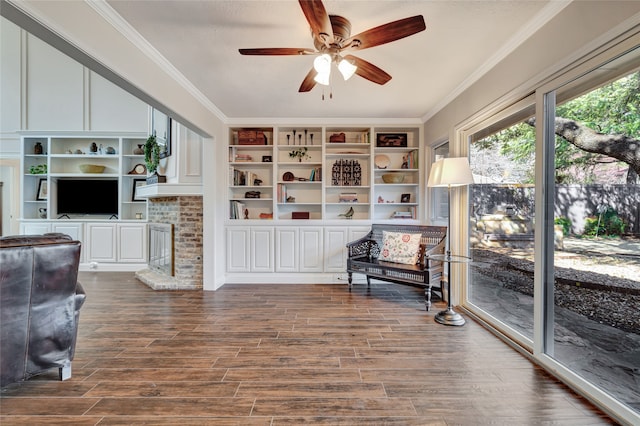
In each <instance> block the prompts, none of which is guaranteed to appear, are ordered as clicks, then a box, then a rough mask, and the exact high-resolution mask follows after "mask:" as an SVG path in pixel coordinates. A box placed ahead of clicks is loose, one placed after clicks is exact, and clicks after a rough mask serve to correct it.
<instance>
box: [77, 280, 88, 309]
mask: <svg viewBox="0 0 640 426" xmlns="http://www.w3.org/2000/svg"><path fill="white" fill-rule="evenodd" d="M86 298H87V294H86V293H85V292H84V288H83V287H82V284H80V283H79V282H78V283H77V284H76V295H75V303H76V305H75V308H76V311H79V310H80V308H81V307H82V305H83V304H84V301H85V299H86Z"/></svg>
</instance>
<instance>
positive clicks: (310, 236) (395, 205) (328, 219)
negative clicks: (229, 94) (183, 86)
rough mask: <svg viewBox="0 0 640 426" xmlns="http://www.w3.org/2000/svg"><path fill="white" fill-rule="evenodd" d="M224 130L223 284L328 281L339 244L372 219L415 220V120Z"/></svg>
mask: <svg viewBox="0 0 640 426" xmlns="http://www.w3.org/2000/svg"><path fill="white" fill-rule="evenodd" d="M227 135H228V147H227V149H228V168H229V173H228V185H227V202H228V207H229V215H228V216H227V220H226V221H225V225H226V232H227V253H226V256H227V259H226V263H227V270H226V272H227V276H226V281H227V282H236V283H249V282H256V283H262V282H283V281H285V282H286V281H287V280H295V281H296V282H309V283H314V282H315V283H323V282H336V280H338V279H340V278H341V274H344V272H345V270H346V257H347V253H346V244H347V243H348V242H349V241H352V240H355V239H357V238H359V237H361V236H363V235H364V234H365V233H367V232H368V231H369V229H370V227H371V224H372V223H373V222H375V223H384V222H388V223H394V222H398V221H402V222H405V223H407V222H409V223H419V222H421V218H422V217H423V210H424V201H423V200H422V193H423V192H424V185H425V182H424V176H423V175H424V173H423V171H422V168H421V154H420V152H421V145H422V143H421V141H422V128H421V126H420V125H406V126H405V125H398V126H394V125H385V126H375V125H342V124H341V125H327V126H319V125H317V124H315V125H311V126H305V125H299V126H290V125H283V126H274V127H251V126H250V125H249V126H243V127H229V128H228V133H227ZM387 174H393V175H398V176H401V178H399V179H398V180H397V181H396V182H391V183H390V182H389V180H388V179H386V176H385V175H387ZM267 224H271V225H270V226H267ZM260 272H272V273H270V274H260Z"/></svg>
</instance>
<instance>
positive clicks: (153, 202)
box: [136, 196, 202, 290]
mask: <svg viewBox="0 0 640 426" xmlns="http://www.w3.org/2000/svg"><path fill="white" fill-rule="evenodd" d="M149 223H169V224H173V232H174V233H173V235H174V251H173V258H174V271H175V272H174V276H169V275H167V274H164V273H161V272H158V271H155V270H151V269H143V270H142V271H138V272H136V278H137V279H139V280H140V281H142V282H143V283H145V284H147V285H148V286H149V287H151V288H153V289H154V290H202V196H171V197H160V198H150V199H149Z"/></svg>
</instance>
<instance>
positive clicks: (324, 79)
mask: <svg viewBox="0 0 640 426" xmlns="http://www.w3.org/2000/svg"><path fill="white" fill-rule="evenodd" d="M330 75H331V73H330V71H327V72H319V73H318V74H316V76H315V77H313V79H314V80H315V82H316V83H318V84H322V85H323V86H328V85H329V76H330Z"/></svg>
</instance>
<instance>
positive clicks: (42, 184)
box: [36, 179, 49, 201]
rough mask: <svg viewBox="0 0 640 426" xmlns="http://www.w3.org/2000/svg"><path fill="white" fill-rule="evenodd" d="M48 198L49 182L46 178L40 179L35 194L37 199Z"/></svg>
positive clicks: (43, 199)
mask: <svg viewBox="0 0 640 426" xmlns="http://www.w3.org/2000/svg"><path fill="white" fill-rule="evenodd" d="M47 198H49V184H48V183H47V180H46V179H40V181H39V182H38V195H37V196H36V200H37V201H46V200H47Z"/></svg>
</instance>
